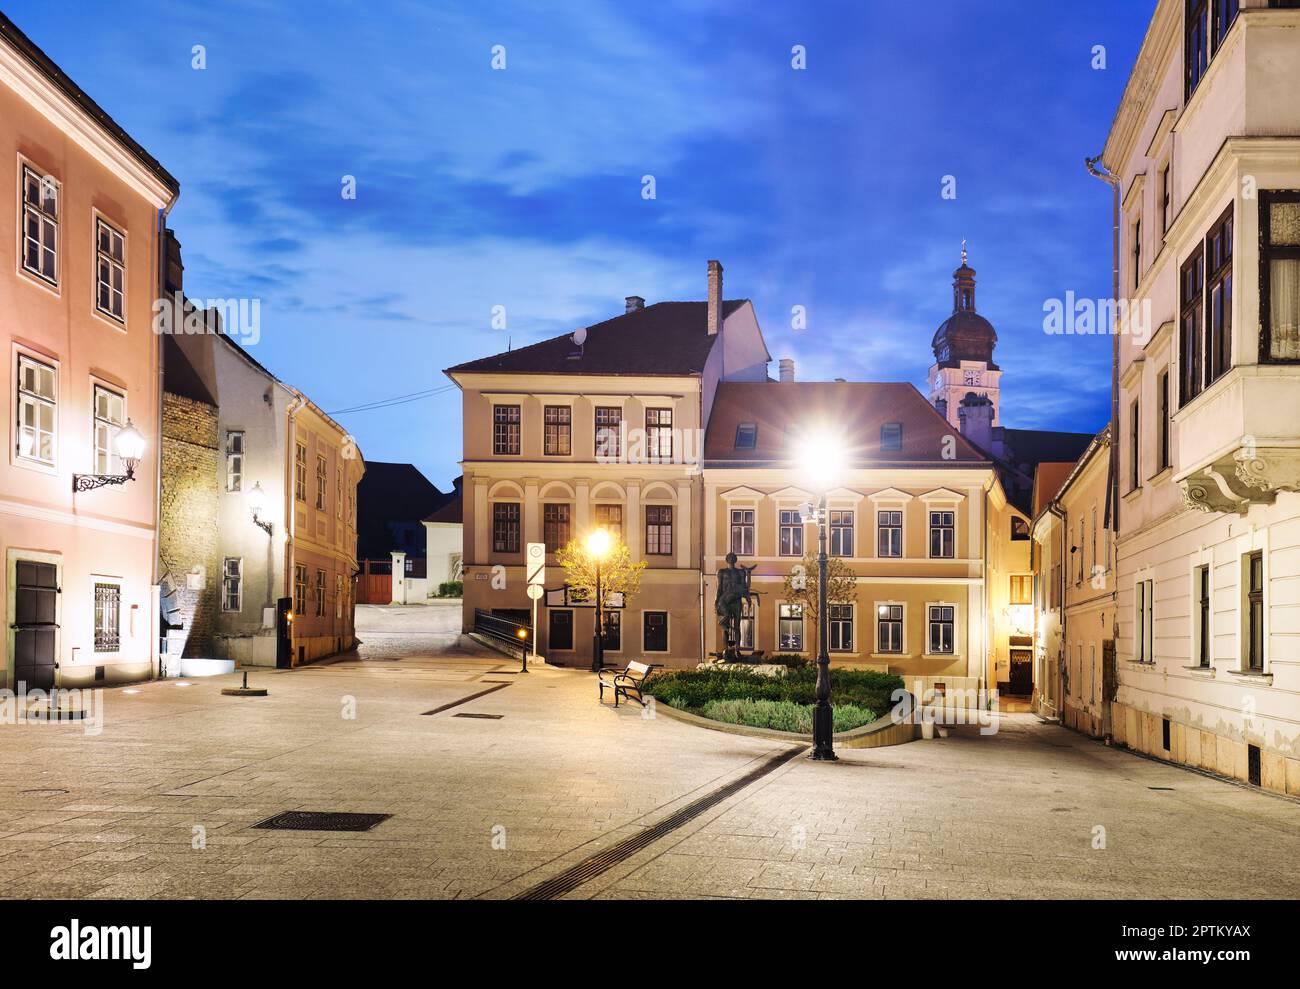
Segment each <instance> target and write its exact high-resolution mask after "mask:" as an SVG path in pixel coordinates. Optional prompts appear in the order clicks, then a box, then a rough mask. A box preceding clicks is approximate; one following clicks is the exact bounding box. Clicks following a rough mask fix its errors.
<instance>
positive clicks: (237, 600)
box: [221, 556, 244, 611]
mask: <svg viewBox="0 0 1300 989" xmlns="http://www.w3.org/2000/svg"><path fill="white" fill-rule="evenodd" d="M243 606H244V561H243V560H241V559H240V558H239V557H237V556H228V557H226V559H225V561H224V562H223V563H222V565H221V610H222V611H241V610H243Z"/></svg>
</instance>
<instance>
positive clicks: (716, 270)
mask: <svg viewBox="0 0 1300 989" xmlns="http://www.w3.org/2000/svg"><path fill="white" fill-rule="evenodd" d="M720 329H722V262H721V261H710V262H709V336H711V337H712V336H717V335H718V331H719V330H720Z"/></svg>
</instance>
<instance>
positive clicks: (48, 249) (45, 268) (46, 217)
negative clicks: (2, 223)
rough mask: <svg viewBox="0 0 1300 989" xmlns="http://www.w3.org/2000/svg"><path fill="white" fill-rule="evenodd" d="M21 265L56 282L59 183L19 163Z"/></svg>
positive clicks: (36, 274) (54, 283)
mask: <svg viewBox="0 0 1300 989" xmlns="http://www.w3.org/2000/svg"><path fill="white" fill-rule="evenodd" d="M23 269H24V270H25V271H29V272H31V273H32V274H33V275H35V276H36V277H38V278H41V279H44V280H45V281H47V282H49V283H50V284H51V285H57V284H59V183H58V182H57V181H55V179H54V177H53V176H52V175H42V174H41V173H40V172H38V171H36V169H34V168H32V167H31V166H29V165H24V166H23Z"/></svg>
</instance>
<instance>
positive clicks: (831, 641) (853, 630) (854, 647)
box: [826, 601, 858, 656]
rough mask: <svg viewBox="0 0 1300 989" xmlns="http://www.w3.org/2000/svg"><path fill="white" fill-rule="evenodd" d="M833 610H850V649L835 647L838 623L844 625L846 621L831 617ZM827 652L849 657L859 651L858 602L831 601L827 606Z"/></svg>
mask: <svg viewBox="0 0 1300 989" xmlns="http://www.w3.org/2000/svg"><path fill="white" fill-rule="evenodd" d="M832 608H848V609H849V617H848V619H847V621H848V623H849V638H850V640H851V641H850V642H849V647H848V648H847V649H845V648H844V647H843V646H842V645H841V646H836V645H835V628H834V626H835V625H836V624H837V623H843V622H844V621H845V620H846V619H843V618H834V617H832V616H831V609H832ZM826 651H827V652H828V653H829V652H833V653H840V654H847V655H850V656H851V655H854V654H855V653H857V651H858V603H857V602H856V601H829V602H827V604H826Z"/></svg>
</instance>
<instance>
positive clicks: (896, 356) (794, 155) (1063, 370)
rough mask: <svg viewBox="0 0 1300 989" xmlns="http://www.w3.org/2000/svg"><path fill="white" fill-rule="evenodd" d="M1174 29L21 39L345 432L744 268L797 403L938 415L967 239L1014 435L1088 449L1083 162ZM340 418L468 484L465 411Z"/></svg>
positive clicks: (1095, 283)
mask: <svg viewBox="0 0 1300 989" xmlns="http://www.w3.org/2000/svg"><path fill="white" fill-rule="evenodd" d="M1154 5H1155V0H1097V2H1093V3H1089V4H1069V3H1061V2H1057V0H990V2H987V3H972V2H969V0H967V2H957V0H935V2H933V3H884V2H879V0H867V2H863V0H856V2H851V3H849V2H846V3H837V2H810V0H802V2H771V0H764V2H762V3H756V2H743V3H742V2H739V0H737V2H716V3H673V2H656V3H630V2H623V3H613V2H595V0H587V2H580V3H579V2H574V3H562V2H556V3H545V4H542V3H535V2H528V3H523V2H520V3H493V2H482V0H475V2H466V3H445V2H419V3H416V2H410V3H406V2H401V3H390V2H381V0H375V2H370V3H365V4H355V3H348V4H343V3H328V2H312V3H293V2H275V3H251V2H233V3H232V2H220V3H215V2H206V3H198V2H187V0H165V2H157V3H143V2H140V3H130V2H120V3H87V2H78V3H57V4H55V3H50V2H48V0H5V2H4V3H3V10H4V12H5V13H6V14H7V15H8V16H9V17H10V18H12V19H13V20H14V21H15V22H16V23H17V24H18V26H19V27H20V28H21V29H22V30H23V31H25V32H26V33H27V34H28V35H29V36H30V37H31V38H32V39H33V41H35V42H36V43H37V44H38V45H40V46H41V47H42V48H44V49H45V51H46V52H47V53H48V54H49V55H50V56H51V57H52V58H53V59H54V60H55V61H56V62H58V64H59V65H60V66H61V67H62V68H63V69H64V70H65V71H66V72H67V73H68V74H69V75H70V76H71V77H72V78H73V79H74V80H75V81H76V82H77V83H78V84H79V85H81V86H82V87H83V88H84V89H85V90H86V91H87V92H89V93H90V95H91V96H92V97H93V98H94V99H96V100H97V101H98V102H99V103H100V105H101V106H103V107H104V108H105V109H106V110H107V111H108V112H109V113H110V114H111V115H113V116H114V117H115V118H116V119H117V121H118V122H119V123H121V124H122V125H123V126H124V127H125V128H126V129H127V131H128V132H130V133H131V135H132V136H133V137H135V138H136V139H137V140H138V141H140V142H141V143H142V144H143V145H144V146H145V147H146V148H147V149H148V150H149V151H150V152H151V153H153V154H154V155H155V156H156V157H157V158H158V159H159V160H160V161H161V162H162V163H163V164H164V166H166V167H167V168H168V169H169V170H170V171H171V172H172V173H173V174H174V175H175V176H176V177H177V178H178V179H179V180H180V183H181V198H180V202H179V204H178V205H177V207H176V208H175V209H174V210H173V212H172V214H171V226H172V227H173V228H174V229H175V230H176V232H177V236H178V237H179V238H180V240H181V243H182V244H183V245H184V250H185V264H186V271H185V284H186V290H187V293H188V294H189V295H190V296H191V297H197V298H215V297H221V298H229V297H232V296H233V297H252V298H258V299H260V300H261V339H260V340H259V341H258V342H257V343H256V344H254V345H252V346H251V347H250V350H251V352H252V353H253V355H254V356H255V357H256V358H257V359H258V360H259V361H261V362H262V363H263V364H265V365H266V366H268V367H269V368H270V369H271V370H272V371H274V372H275V373H276V374H278V375H279V376H280V377H281V378H283V379H284V380H286V381H288V382H289V383H291V384H294V385H296V386H298V387H300V388H302V389H303V390H304V391H306V392H307V393H308V394H309V395H310V396H311V397H312V398H313V399H314V400H315V401H316V402H317V403H318V404H319V405H320V406H321V407H322V408H324V409H325V410H326V411H331V412H334V411H338V410H343V409H347V408H351V407H355V406H358V405H364V404H369V403H374V402H377V401H381V400H384V399H389V398H394V397H398V396H420V394H421V393H424V392H428V391H429V390H431V389H438V388H445V386H447V385H449V384H450V382H449V381H448V379H447V378H446V377H445V376H443V375H442V373H441V370H442V368H444V367H448V366H450V365H452V364H455V363H457V362H459V361H462V360H466V359H469V358H471V357H477V356H484V355H487V354H490V353H495V352H497V351H499V350H504V349H506V347H507V345H508V344H510V343H513V345H514V346H516V347H517V346H520V345H521V344H525V343H530V342H533V341H535V340H538V339H541V338H543V337H546V336H552V335H555V334H557V333H563V332H568V331H571V330H573V329H575V328H576V327H578V326H582V325H585V324H590V323H594V322H598V321H600V320H602V319H607V318H609V317H610V316H613V315H616V314H618V313H620V312H621V311H622V308H623V297H624V296H626V295H641V296H644V297H645V298H646V300H647V302H650V303H653V302H656V301H660V300H665V299H702V298H704V295H705V284H706V283H705V261H706V259H708V258H715V257H716V258H719V259H721V260H722V262H723V264H724V265H725V268H726V288H727V293H726V294H727V296H728V297H729V298H739V297H748V298H750V299H752V300H753V301H754V305H755V307H756V310H757V313H758V317H759V321H760V324H761V326H762V327H763V331H764V334H765V336H766V338H767V341H768V347H769V349H770V350H771V352H772V355H773V357H787V356H790V357H794V358H795V359H796V361H797V364H798V375H799V377H800V378H802V379H805V380H809V379H817V378H831V377H847V378H850V379H853V378H858V379H863V380H909V381H912V382H914V383H916V384H917V385H918V386H919V387H922V388H924V380H925V371H926V369H927V367H928V366H929V365H930V363H931V361H932V355H931V353H930V349H929V343H930V338H931V336H932V335H933V333H934V330H935V328H936V326H937V325H938V324H939V323H940V322H941V321H942V320H943V319H944V318H946V316H947V315H948V314H949V312H950V311H951V308H952V297H951V290H950V282H951V275H952V270H953V268H955V267H956V265H957V264H958V263H959V260H960V247H961V241H962V239H963V238H967V239H968V240H969V246H970V263H971V265H972V266H973V267H974V268H975V269H976V270H977V271H978V273H979V283H978V290H977V300H976V301H977V304H978V308H979V310H980V312H981V313H982V314H984V315H985V316H987V317H988V318H989V319H990V320H991V321H992V322H993V324H994V325H995V326H996V327H997V330H998V335H999V345H998V349H997V352H996V355H995V356H996V360H997V361H998V363H999V364H1000V365H1001V366H1002V368H1003V369H1004V372H1005V373H1004V375H1003V378H1002V390H1003V397H1002V421H1003V423H1004V424H1006V425H1009V426H1017V427H1025V428H1031V427H1038V428H1055V429H1071V430H1080V431H1091V430H1095V429H1098V428H1100V427H1101V426H1102V425H1103V424H1104V423H1105V420H1106V417H1107V414H1108V392H1109V370H1108V369H1109V354H1110V344H1109V340H1108V339H1107V338H1106V337H1102V336H1096V337H1080V336H1048V335H1046V334H1045V333H1044V332H1043V329H1042V321H1043V306H1044V303H1045V302H1046V301H1047V300H1049V299H1053V298H1061V297H1063V296H1064V295H1065V293H1066V292H1067V291H1073V292H1074V293H1075V294H1076V296H1081V297H1088V298H1099V297H1104V296H1107V295H1109V292H1110V193H1109V189H1108V187H1106V186H1105V185H1103V184H1102V183H1100V182H1098V181H1097V180H1096V179H1093V178H1091V177H1090V176H1089V175H1088V174H1087V173H1086V171H1085V170H1084V166H1083V159H1084V157H1085V156H1088V155H1094V154H1097V153H1099V152H1100V151H1101V148H1102V145H1103V143H1104V141H1105V138H1106V134H1107V131H1108V128H1109V125H1110V121H1111V119H1112V117H1113V115H1114V112H1115V109H1116V106H1117V104H1118V101H1119V98H1120V95H1121V92H1122V90H1123V86H1124V82H1125V79H1126V77H1127V73H1128V71H1129V69H1130V68H1131V66H1132V63H1133V59H1134V57H1135V56H1136V53H1137V50H1138V47H1139V45H1140V44H1141V40H1142V35H1143V32H1144V31H1145V28H1146V24H1147V21H1148V20H1149V18H1150V15H1151V12H1152V10H1153V8H1154ZM195 45H202V46H204V56H205V59H206V67H205V68H203V69H202V70H197V69H195V68H193V67H192V62H193V60H194V58H195V55H194V54H193V49H194V46H195ZM796 45H801V46H803V51H804V52H805V53H806V54H805V58H806V68H804V69H802V70H796V69H794V68H792V66H791V61H792V59H793V58H794V57H795V56H794V55H792V52H791V49H792V48H793V47H794V46H796ZM1097 45H1104V46H1105V61H1106V67H1105V68H1104V69H1100V70H1099V69H1094V68H1093V62H1094V60H1095V55H1094V46H1097ZM494 46H504V58H505V68H504V69H494V68H493V65H492V62H493V49H494ZM498 61H499V57H498ZM346 175H351V176H354V177H355V179H356V198H355V199H354V200H350V199H344V198H343V196H342V195H341V189H342V183H343V177H344V176H346ZM647 175H649V176H653V177H654V184H655V194H656V198H654V199H651V200H647V199H645V198H643V195H642V190H643V176H647ZM945 176H952V177H953V178H955V180H956V198H955V199H951V198H949V199H945V198H944V197H943V195H942V192H943V188H944V177H945ZM496 306H504V307H505V310H504V312H505V320H506V328H505V329H495V328H493V325H492V314H493V307H496ZM795 306H802V307H804V308H805V309H806V312H807V324H808V325H807V328H805V329H794V328H792V326H791V310H792V307H795ZM773 373H775V368H773ZM339 419H340V421H341V422H342V423H343V424H344V425H345V426H346V427H348V428H350V429H351V430H352V431H353V433H354V434H355V435H356V437H357V439H358V441H359V443H360V446H361V449H362V452H363V454H364V455H365V456H366V457H368V458H370V459H375V460H398V461H411V462H413V463H415V464H416V465H417V466H418V467H419V468H420V469H421V470H423V471H424V472H425V473H426V474H427V475H428V476H429V478H430V479H431V480H432V481H433V482H434V483H435V484H438V485H439V486H440V487H442V488H444V489H445V488H446V487H447V485H448V483H449V482H450V480H451V478H452V477H454V476H455V475H456V474H457V473H458V470H457V468H456V466H455V462H456V460H457V459H458V458H459V455H460V403H459V393H458V392H456V391H455V390H454V389H452V388H445V390H443V391H442V392H441V393H439V394H435V395H432V396H426V397H415V398H414V400H411V401H406V402H404V404H400V405H390V406H389V407H387V408H379V409H371V410H368V411H361V412H355V413H348V414H340V415H339Z"/></svg>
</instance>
